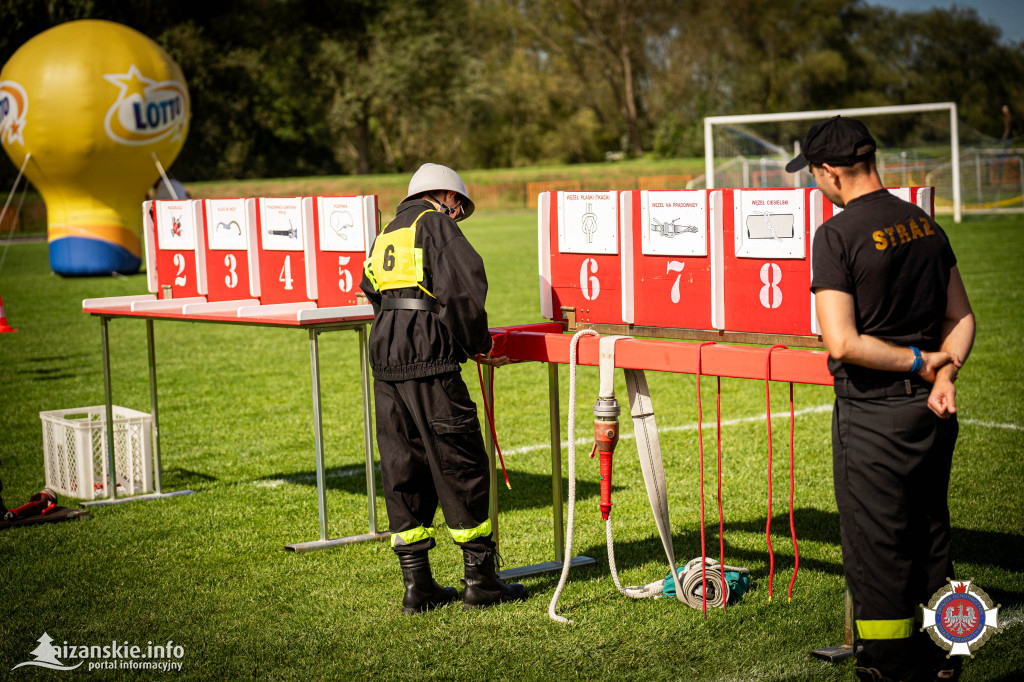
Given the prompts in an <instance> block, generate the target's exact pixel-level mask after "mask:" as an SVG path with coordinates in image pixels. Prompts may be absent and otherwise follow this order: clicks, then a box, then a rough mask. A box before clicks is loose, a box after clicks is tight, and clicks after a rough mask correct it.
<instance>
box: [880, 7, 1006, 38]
mask: <svg viewBox="0 0 1024 682" xmlns="http://www.w3.org/2000/svg"><path fill="white" fill-rule="evenodd" d="M867 3H868V4H869V5H879V6H883V7H892V8H893V9H897V10H901V11H907V10H910V11H915V12H920V11H922V10H928V9H931V8H932V7H940V8H943V9H949V8H950V7H952V6H953V5H957V6H958V7H973V8H974V9H975V10H977V12H978V16H980V17H981V18H982V19H983V20H984V21H986V22H988V23H990V24H995V25H996V26H998V27H1000V28H1001V29H1002V30H1003V40H1004V41H1006V42H1010V41H1021V40H1024V3H1022V2H1021V0H959V1H958V2H954V1H953V0H867Z"/></svg>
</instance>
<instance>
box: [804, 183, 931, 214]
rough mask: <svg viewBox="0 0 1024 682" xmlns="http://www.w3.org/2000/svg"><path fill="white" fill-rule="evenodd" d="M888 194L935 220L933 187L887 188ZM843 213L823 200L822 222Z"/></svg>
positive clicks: (826, 200) (829, 202)
mask: <svg viewBox="0 0 1024 682" xmlns="http://www.w3.org/2000/svg"><path fill="white" fill-rule="evenodd" d="M887 189H888V190H889V193H890V194H892V195H893V196H897V197H899V198H900V199H903V201H909V202H910V203H912V204H915V205H917V206H918V207H920V208H921V210H923V211H924V212H925V213H927V214H928V215H930V216H931V217H932V218H933V219H934V218H935V188H934V187H888V188H887ZM842 212H843V209H841V208H839V207H838V206H836V205H835V204H833V203H832V202H831V201H829V200H828V199H824V200H823V208H822V216H821V218H822V222H824V221H826V220H828V219H829V218H831V217H832V216H834V215H838V214H840V213H842Z"/></svg>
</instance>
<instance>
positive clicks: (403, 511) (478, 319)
mask: <svg viewBox="0 0 1024 682" xmlns="http://www.w3.org/2000/svg"><path fill="white" fill-rule="evenodd" d="M399 230H415V238H414V239H411V237H412V235H410V234H409V233H408V232H407V233H404V236H405V237H406V238H407V239H408V244H409V245H411V244H412V243H414V244H415V249H418V250H420V261H421V263H420V268H419V270H420V272H421V275H420V277H421V279H420V281H419V282H415V283H414V285H413V286H409V287H402V288H389V287H388V285H387V284H386V281H387V280H388V278H389V276H390V275H389V272H392V271H398V270H402V268H403V266H404V267H405V268H406V270H407V271H412V269H413V268H414V266H412V265H411V264H410V262H409V260H408V259H409V258H412V250H411V249H403V248H402V247H401V246H399V247H398V248H397V250H396V249H394V248H391V249H387V248H386V247H383V246H382V244H384V243H385V242H387V241H388V239H385V238H384V237H385V236H386V235H390V237H389V239H396V238H397V239H399V240H401V237H402V236H403V235H398V234H397V233H396V232H397V231H399ZM393 233H395V234H393ZM373 252H374V255H376V256H378V268H377V270H378V271H377V272H373V270H374V268H373V267H368V268H367V269H365V270H364V275H363V280H362V282H361V284H360V288H361V289H362V290H363V292H364V293H365V294H366V296H367V298H368V299H369V300H370V302H371V303H372V304H373V311H374V321H373V327H372V329H371V331H370V340H369V346H370V366H371V367H372V369H373V376H374V381H373V394H374V401H375V406H376V410H375V411H376V424H377V446H378V448H379V450H380V462H381V476H382V478H383V482H384V499H385V502H386V504H387V511H388V520H389V524H390V531H391V534H392V535H391V542H392V547H393V548H394V550H395V552H396V553H398V554H402V553H411V552H418V551H423V550H427V549H430V548H432V547H434V545H435V540H434V527H433V523H434V514H435V512H436V511H437V506H438V503H440V505H441V510H442V512H443V514H444V518H445V521H446V523H447V525H448V529H449V532H450V533H451V534H452V538H453V539H454V540H455V541H456V542H457V543H458V544H459V545H461V546H462V547H463V548H465V549H469V550H475V551H481V552H482V551H486V550H487V549H488V548H493V546H494V544H493V542H492V540H491V523H490V518H489V515H488V511H489V505H488V494H489V491H490V477H489V467H488V458H487V452H486V450H485V449H484V442H483V437H482V434H481V431H480V421H479V419H478V418H477V411H476V404H475V403H474V402H473V401H472V399H470V397H469V391H468V390H467V388H466V384H465V383H464V382H463V380H462V375H461V370H460V365H461V364H462V363H463V362H465V361H466V360H467V359H468V357H471V356H475V355H477V354H482V353H487V352H488V351H489V350H490V349H491V336H490V333H489V331H488V327H487V313H486V311H485V310H484V303H485V300H486V298H487V277H486V275H485V273H484V265H483V260H482V259H481V258H480V256H479V254H477V252H476V251H475V250H474V249H473V247H472V246H471V245H470V243H469V241H468V240H467V239H466V237H465V235H463V233H462V231H461V230H460V229H459V227H458V225H456V223H455V221H454V220H452V219H451V218H449V217H448V216H447V215H445V214H443V213H440V212H438V211H435V210H433V207H432V205H431V204H430V203H429V202H427V201H426V200H422V199H421V200H412V201H406V202H404V203H402V204H400V205H399V206H398V210H397V215H396V216H395V219H394V220H393V221H391V223H389V224H388V225H387V226H386V227H385V228H384V230H383V232H382V233H381V235H379V236H378V237H377V241H376V242H375V244H374V249H373ZM381 256H383V257H381ZM403 258H404V259H406V260H405V261H403ZM373 260H374V256H373V255H371V258H370V259H369V261H368V263H372V262H373ZM368 271H369V272H368ZM371 275H372V276H373V281H371ZM376 284H379V285H380V288H381V291H378V288H377V286H376ZM389 298H399V299H418V300H419V301H420V302H423V304H424V307H428V308H430V309H429V310H410V309H389V305H388V304H386V303H385V299H389Z"/></svg>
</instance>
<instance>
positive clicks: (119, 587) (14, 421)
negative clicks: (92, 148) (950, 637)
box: [0, 212, 1024, 681]
mask: <svg viewBox="0 0 1024 682" xmlns="http://www.w3.org/2000/svg"><path fill="white" fill-rule="evenodd" d="M945 222H946V227H947V230H948V231H949V233H950V236H951V239H952V241H953V245H954V248H955V249H956V251H957V254H958V257H959V261H960V267H961V270H962V272H963V275H964V279H965V282H966V285H967V289H968V292H969V294H970V296H971V299H972V302H973V304H974V307H975V311H976V314H977V317H978V329H979V333H978V340H977V344H976V346H975V351H974V354H973V355H972V357H971V359H970V361H969V363H968V364H967V366H966V368H965V369H964V371H963V373H962V375H961V379H960V382H959V396H958V397H959V405H960V415H961V431H960V439H959V442H958V446H957V453H956V457H955V461H954V470H953V481H952V486H951V494H950V498H951V499H950V504H951V511H952V521H953V527H954V536H953V549H954V559H955V561H956V565H957V570H958V573H959V575H960V577H964V578H971V579H973V580H975V581H976V583H977V584H978V585H980V586H981V587H982V588H984V589H985V590H986V591H987V592H988V594H989V595H991V597H992V598H993V599H994V600H995V601H996V602H999V603H1000V604H1001V605H1002V608H1001V610H1000V620H1001V621H1002V623H1004V624H1005V629H1004V631H1002V632H1000V633H997V634H996V635H994V636H993V637H992V638H991V639H990V640H989V642H988V643H987V644H985V645H984V646H983V647H982V648H981V649H980V650H979V651H978V652H977V655H976V657H975V658H974V659H973V660H968V661H966V664H965V672H964V676H963V678H962V679H963V680H967V681H969V680H998V679H1006V680H1008V679H1019V678H1020V677H1021V676H1024V653H1022V649H1024V626H1022V622H1024V407H1022V406H1021V402H1020V396H1021V395H1022V394H1024V372H1022V371H1021V370H1020V366H1019V365H1017V362H1018V361H1019V358H1020V354H1021V351H1022V350H1024V316H1022V314H1021V310H1022V303H1024V301H1022V292H1024V239H1022V234H1024V233H1022V231H1024V218H1020V217H1009V218H1007V217H999V218H996V217H992V218H969V219H967V220H966V221H965V222H964V223H963V224H961V225H954V224H952V221H950V220H947V221H945ZM464 226H465V228H466V232H467V235H468V236H469V238H470V239H471V241H473V243H474V244H475V245H476V246H477V248H478V249H479V251H480V252H481V253H482V255H483V257H484V259H485V263H486V264H487V267H488V276H489V279H490V282H491V295H490V298H489V301H488V308H489V310H490V312H491V323H492V324H493V325H495V326H498V325H504V324H521V323H530V322H539V321H541V320H540V318H539V313H538V300H537V276H536V237H535V230H536V216H535V214H534V213H533V212H515V213H504V214H497V213H491V214H488V213H486V212H481V213H480V214H478V215H477V216H475V217H474V218H473V219H472V220H470V221H468V222H467V223H465V225H464ZM145 289H146V284H145V276H144V275H136V276H131V277H118V278H87V279H63V278H60V277H57V276H55V275H52V274H51V273H50V272H49V268H48V263H47V250H46V245H45V244H43V243H16V244H13V245H11V246H10V247H9V251H8V253H7V257H6V264H5V265H4V268H3V270H2V271H0V296H2V297H3V303H4V305H5V308H6V312H7V316H8V319H9V321H10V322H11V324H12V325H13V326H15V327H17V328H18V330H19V331H18V332H17V333H16V334H5V335H2V336H0V459H2V461H3V467H2V469H0V476H2V478H3V482H4V489H3V498H4V500H5V502H7V504H8V505H9V506H16V505H18V504H21V503H22V502H24V501H26V500H27V499H28V497H29V496H30V495H31V494H32V493H34V492H36V491H38V490H39V489H40V488H41V487H43V485H44V475H43V463H42V435H41V426H40V420H39V416H38V413H39V412H40V411H41V410H52V409H60V408H72V407H83V406H88V405H98V404H102V402H103V375H102V361H101V353H100V348H101V347H100V325H99V322H98V321H97V320H96V319H94V318H92V317H89V316H86V315H84V314H82V313H81V300H82V299H83V298H87V297H99V296H116V295H123V294H137V293H144V292H145ZM155 328H156V354H157V362H158V382H159V400H160V426H161V434H160V442H161V451H162V455H163V471H164V476H163V485H164V489H165V490H174V489H181V488H191V489H193V490H195V491H196V494H194V495H191V496H187V497H177V498H172V499H167V500H162V501H157V502H137V503H130V504H124V505H119V506H114V507H103V508H96V509H93V510H92V512H91V514H92V517H91V518H89V519H86V520H83V521H78V522H70V523H63V524H50V525H45V526H36V527H30V528H19V529H13V530H8V531H4V532H0V566H2V571H0V613H2V615H3V617H2V618H0V670H5V671H9V670H11V669H12V668H13V667H14V666H15V665H17V664H19V663H22V662H24V661H29V660H32V659H33V656H31V655H30V652H32V651H33V650H34V649H35V648H36V647H37V639H39V638H40V637H41V636H42V635H43V633H44V632H46V633H48V634H49V635H50V637H52V638H53V640H54V644H62V643H63V642H67V643H69V644H74V645H78V646H80V645H86V646H96V645H100V646H102V645H109V644H110V643H111V641H116V642H118V643H123V642H127V643H128V644H129V645H139V646H141V647H142V648H143V649H145V647H146V646H147V643H149V642H152V643H153V644H155V645H163V644H166V642H167V641H168V640H172V641H173V642H174V643H175V645H179V646H181V647H182V649H181V652H182V653H183V656H182V658H181V659H172V660H175V661H180V663H181V664H182V667H181V672H180V676H181V677H183V678H187V679H204V680H205V679H237V678H253V679H302V680H307V679H344V680H347V679H365V678H372V679H420V678H437V679H474V680H480V679H508V680H520V679H523V680H562V679H572V680H576V679H600V680H610V679H627V680H645V681H648V680H849V679H853V671H852V665H851V664H850V663H848V662H847V663H841V664H838V665H834V666H833V665H830V664H828V663H823V662H820V661H817V660H814V659H812V658H811V657H810V656H809V655H808V652H809V651H810V650H812V649H815V648H820V647H822V646H826V645H832V644H838V643H840V642H841V641H842V637H843V616H842V604H843V578H842V565H841V557H840V548H839V525H838V518H837V515H836V511H835V502H834V499H833V496H832V485H831V450H830V433H829V424H830V418H831V417H830V405H831V392H830V389H828V388H825V387H809V386H797V387H796V391H795V393H796V397H795V400H796V408H797V410H799V411H801V412H800V415H799V416H798V418H797V421H796V460H797V467H796V481H797V485H796V502H795V509H796V511H795V522H796V528H797V537H798V540H799V542H800V570H799V574H798V578H797V581H796V585H795V590H794V596H793V600H792V602H787V600H786V598H785V592H786V588H787V586H788V585H789V581H790V577H791V575H792V569H793V564H794V561H793V559H794V557H793V548H792V544H791V541H790V539H789V519H788V492H789V490H788V485H787V482H788V456H787V455H788V453H787V443H788V436H789V434H788V419H786V418H785V417H780V418H778V419H776V421H775V422H774V428H773V434H774V437H775V440H774V450H775V467H774V469H773V473H774V481H775V494H774V505H773V506H772V508H771V511H770V513H771V515H772V519H773V521H772V532H773V538H772V541H773V542H772V544H773V545H774V548H775V552H776V556H775V567H776V571H775V582H774V586H775V598H774V599H773V600H772V601H771V602H769V600H768V584H767V583H768V553H767V549H766V545H765V537H764V528H765V523H766V517H767V514H768V512H769V510H768V502H767V499H768V492H767V483H766V473H767V472H766V464H767V440H766V428H765V421H764V386H763V384H762V383H759V382H753V381H739V380H726V381H723V384H722V386H723V395H722V407H723V420H727V421H728V422H729V423H728V425H726V426H725V427H723V430H722V438H723V450H724V457H725V465H724V469H725V474H724V483H723V485H724V501H725V519H726V526H725V545H726V552H725V556H726V562H727V563H730V564H733V565H742V566H746V567H748V568H750V570H751V573H752V577H753V589H752V591H751V592H749V593H748V594H746V595H745V596H744V597H743V599H742V601H741V602H740V603H739V604H737V605H736V606H734V607H731V608H730V609H729V611H728V612H727V613H724V614H723V613H721V612H709V614H708V617H707V619H706V620H705V619H704V618H702V616H701V614H700V612H698V611H693V610H690V609H687V608H685V607H683V606H681V605H679V604H677V603H674V602H671V601H666V600H646V601H641V602H635V601H632V600H628V599H626V598H624V597H622V596H620V595H619V594H618V593H617V592H616V590H615V588H614V586H613V584H612V581H611V577H610V575H609V571H608V566H607V558H606V550H605V541H604V525H603V523H602V522H601V520H600V515H599V513H598V509H597V502H598V500H597V491H598V488H597V481H598V475H597V465H596V462H594V461H591V460H589V459H586V458H585V456H586V453H585V452H584V450H585V448H582V447H581V448H580V451H579V453H578V457H579V460H578V461H579V465H578V475H577V478H578V480H579V504H578V506H577V510H578V517H577V520H576V542H575V545H574V553H576V554H586V555H589V556H592V557H594V558H595V559H597V565H596V566H595V567H589V568H580V569H574V570H573V572H572V573H571V574H570V580H569V584H568V586H567V588H566V590H565V592H564V594H563V595H562V598H561V601H560V603H559V611H560V613H562V614H563V615H566V616H568V617H569V618H571V619H573V620H575V621H576V623H577V624H576V625H575V626H565V625H560V624H557V623H554V622H552V621H551V620H549V618H548V616H547V606H548V603H549V601H550V600H551V597H552V594H553V592H554V589H555V585H556V583H557V579H558V576H557V574H551V575H545V576H539V577H533V578H526V579H524V581H523V582H524V583H525V584H526V586H527V587H528V589H529V590H530V592H531V598H530V599H529V601H528V602H526V603H525V604H520V605H505V606H502V607H498V608H494V609H491V610H486V611H482V612H474V613H464V612H463V611H462V610H461V608H456V607H447V608H443V609H440V610H438V611H435V612H432V613H429V614H424V615H421V616H417V617H414V618H404V617H402V616H401V615H400V614H399V603H400V600H401V595H402V582H401V574H400V572H399V569H398V564H397V561H396V560H395V558H394V556H393V555H392V553H391V551H390V549H389V547H388V545H387V544H386V543H384V542H372V543H363V544H357V545H350V546H345V547H341V548H336V549H332V550H328V551H323V552H313V553H309V554H292V553H286V552H285V551H283V546H284V545H285V544H289V543H293V542H298V541H304V540H313V539H316V537H317V533H318V531H317V505H316V494H315V490H316V489H315V477H314V457H313V429H312V421H313V420H312V409H311V407H312V406H311V400H310V372H309V353H308V337H307V335H306V334H305V333H304V332H301V331H296V330H279V329H263V328H258V327H240V326H228V325H209V324H207V325H204V324H191V323H182V322H157V323H156V324H155ZM110 337H111V348H112V358H113V367H112V380H113V386H114V402H115V404H117V405H123V406H126V407H131V408H134V409H139V410H143V411H145V410H147V409H148V407H147V406H148V404H149V392H148V390H149V389H148V382H147V364H146V339H145V325H144V324H143V323H142V322H138V321H122V320H114V321H113V322H111V325H110ZM320 350H321V370H322V379H321V381H322V391H323V404H324V414H325V423H324V436H325V443H326V458H327V469H328V479H327V480H328V492H327V507H328V530H329V534H330V536H331V537H339V536H344V535H352V534H358V533H363V532H366V530H367V510H366V481H365V479H364V467H363V455H362V448H363V444H362V424H361V417H360V410H361V407H360V403H359V401H360V389H359V368H358V357H359V356H358V352H357V339H356V335H355V334H354V333H352V332H338V333H330V334H324V335H322V336H321V340H320ZM567 376H568V375H567V372H566V371H565V370H564V369H563V371H562V373H561V384H560V385H561V392H562V401H563V402H562V405H563V417H564V411H565V407H564V406H565V405H567V404H568V402H567V395H568V379H567ZM465 377H466V380H467V383H469V384H470V385H471V386H472V385H474V384H475V383H476V368H475V367H473V366H472V365H467V366H466V367H465ZM649 381H650V384H651V392H652V398H653V401H654V405H655V407H656V409H657V414H658V421H659V425H660V426H661V427H662V428H663V430H664V431H663V434H662V445H663V450H664V452H665V461H666V467H667V470H668V473H669V478H670V486H669V492H670V505H671V510H672V514H673V532H674V537H675V547H676V554H677V556H678V557H680V558H682V559H683V560H686V559H689V558H692V557H695V556H700V527H699V504H700V498H699V495H698V486H697V481H698V476H699V470H698V465H697V450H698V448H697V440H696V430H695V428H694V424H695V422H696V418H697V407H696V400H695V398H696V392H695V382H694V379H693V377H692V376H686V375H666V374H653V373H652V374H651V375H650V376H649ZM579 387H580V388H579V390H580V396H581V397H580V400H579V404H578V410H577V413H578V423H580V424H581V425H582V426H581V431H583V432H585V430H586V428H587V424H588V421H589V415H590V408H591V405H592V402H593V399H594V395H595V393H596V389H597V376H596V371H594V370H593V369H591V368H582V369H581V370H580V373H579ZM703 387H704V394H703V398H704V405H705V419H711V420H712V421H713V419H714V412H713V409H714V408H713V406H714V388H713V387H714V382H713V381H705V382H704V383H703ZM787 393H788V392H787V390H786V386H785V385H783V384H773V386H772V397H773V404H772V408H773V411H775V410H778V411H780V412H783V413H784V414H785V413H787V412H788V402H787ZM496 394H497V398H496V402H497V412H498V417H497V428H498V436H499V441H500V443H501V445H502V448H503V450H504V451H505V452H506V457H505V460H506V463H507V465H508V468H509V476H510V478H511V482H512V490H511V491H509V490H506V489H505V488H504V486H501V487H500V490H499V493H498V495H499V505H500V508H501V526H500V527H501V541H502V553H503V555H504V559H505V562H506V566H519V565H523V564H530V563H536V562H540V561H547V560H550V559H552V558H553V554H554V548H553V543H552V527H551V488H550V466H551V465H550V454H549V453H548V451H547V450H546V449H545V448H544V444H545V443H546V442H547V440H548V433H549V431H548V428H549V427H548V422H547V415H548V408H547V370H546V368H545V367H543V366H540V365H538V364H535V363H526V364H521V365H516V366H511V367H507V368H502V369H500V370H498V371H497V379H496ZM619 395H620V396H624V395H625V393H624V389H623V387H622V385H621V379H620V386H619ZM478 404H479V401H478ZM625 422H626V423H624V427H623V429H624V432H626V433H628V432H629V431H630V428H631V427H630V425H629V424H628V420H625ZM562 433H563V437H564V434H565V425H564V423H563V425H562ZM704 435H705V442H706V449H707V451H708V453H709V455H711V456H709V457H708V464H707V493H708V518H707V534H708V546H709V548H712V547H713V548H716V550H715V553H717V545H718V537H717V528H718V522H717V518H716V514H715V512H714V509H715V503H714V496H713V490H714V486H715V481H716V476H715V467H714V460H713V455H712V454H711V453H713V452H714V440H715V431H714V430H713V429H705V434H704ZM587 449H588V448H587ZM634 451H635V450H633V449H632V443H631V442H629V441H625V442H624V443H623V444H622V445H621V446H620V449H619V457H617V467H616V472H615V486H616V489H615V503H616V506H615V511H614V514H613V519H614V524H615V531H616V541H617V542H616V546H615V549H616V559H617V563H618V567H619V571H620V575H621V577H622V580H623V583H624V584H638V583H643V582H649V581H652V580H655V579H657V578H660V577H663V576H664V575H665V574H666V572H667V569H666V567H665V566H664V565H663V564H664V559H663V557H662V555H661V549H660V543H659V541H658V539H657V534H656V530H655V527H654V524H653V520H652V519H651V517H650V510H649V508H648V506H647V501H646V495H645V493H644V490H643V485H642V479H641V477H640V473H639V467H638V466H637V464H636V460H635V457H634V456H633V455H632V453H633V452H634ZM563 457H564V453H563ZM378 477H379V474H378ZM564 485H567V484H564ZM377 513H378V517H379V518H380V519H381V525H382V526H386V518H387V517H386V513H385V511H384V505H383V501H382V500H381V501H380V502H379V504H378V506H377ZM436 521H437V522H438V523H439V524H442V523H443V520H442V518H441V516H440V514H439V515H438V517H437V519H436ZM442 537H445V533H444V531H443V526H442V527H441V528H439V538H442ZM431 558H432V562H433V564H434V567H435V575H436V577H437V578H438V579H439V580H441V581H442V582H444V583H445V584H457V578H458V576H460V575H461V554H460V553H459V552H458V550H457V548H456V547H455V546H454V545H452V544H451V543H450V542H448V541H447V540H446V539H445V540H442V541H441V542H440V544H439V547H438V548H437V549H436V550H435V551H434V552H432V557H431ZM62 662H63V663H65V664H72V665H73V664H74V663H75V662H76V661H74V660H73V659H71V658H63V659H62ZM87 668H88V661H86V663H85V665H84V666H83V667H82V668H79V669H78V670H77V671H75V672H70V673H68V672H64V673H49V672H42V671H41V669H39V668H35V667H32V668H20V669H18V670H14V671H12V672H10V673H9V677H10V678H11V679H30V678H35V677H37V676H39V677H40V678H44V679H46V678H47V675H49V676H51V677H52V678H53V679H70V678H72V677H74V676H76V675H87V674H89V673H86V669H87ZM91 674H93V675H98V676H106V677H136V676H139V675H140V674H142V675H148V676H149V677H153V676H159V675H161V674H162V673H152V672H150V673H145V672H143V673H139V672H136V671H131V672H128V671H120V672H113V671H97V672H93V673H91ZM62 676H64V677H62Z"/></svg>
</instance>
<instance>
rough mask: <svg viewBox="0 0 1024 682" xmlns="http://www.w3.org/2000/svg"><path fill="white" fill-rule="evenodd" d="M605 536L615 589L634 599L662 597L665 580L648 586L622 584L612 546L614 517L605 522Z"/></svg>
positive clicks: (609, 566)
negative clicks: (626, 585) (624, 585)
mask: <svg viewBox="0 0 1024 682" xmlns="http://www.w3.org/2000/svg"><path fill="white" fill-rule="evenodd" d="M605 535H606V537H607V545H608V569H609V570H610V571H611V574H612V581H613V582H614V583H615V587H616V588H618V590H619V592H621V593H622V594H624V595H626V596H627V597H632V598H633V599H650V598H652V597H653V598H654V599H657V598H659V597H661V592H662V589H663V588H664V586H665V580H664V579H662V580H655V581H654V582H653V583H647V584H646V585H631V586H630V587H623V586H622V583H621V582H619V571H618V568H617V567H616V566H615V547H614V545H613V544H612V517H611V516H609V517H608V520H607V521H605Z"/></svg>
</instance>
